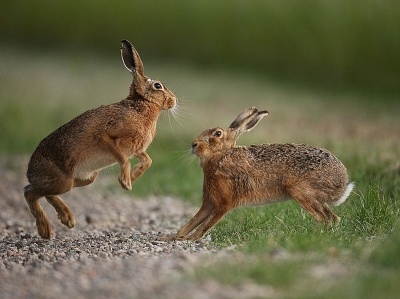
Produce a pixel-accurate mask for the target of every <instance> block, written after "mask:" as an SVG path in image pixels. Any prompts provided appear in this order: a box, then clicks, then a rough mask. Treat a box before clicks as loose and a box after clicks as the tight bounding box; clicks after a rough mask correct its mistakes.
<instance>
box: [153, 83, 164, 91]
mask: <svg viewBox="0 0 400 299" xmlns="http://www.w3.org/2000/svg"><path fill="white" fill-rule="evenodd" d="M153 88H154V89H156V90H160V89H163V86H162V84H161V83H160V82H155V83H153Z"/></svg>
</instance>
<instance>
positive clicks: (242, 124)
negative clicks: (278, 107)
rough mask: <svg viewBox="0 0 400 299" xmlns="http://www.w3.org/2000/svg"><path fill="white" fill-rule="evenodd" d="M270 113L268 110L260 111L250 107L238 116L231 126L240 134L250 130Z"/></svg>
mask: <svg viewBox="0 0 400 299" xmlns="http://www.w3.org/2000/svg"><path fill="white" fill-rule="evenodd" d="M268 114H269V113H268V111H267V110H263V111H258V110H257V109H256V108H255V107H251V108H248V109H246V110H244V111H243V112H242V113H240V114H239V115H238V116H237V117H236V119H235V120H234V121H233V122H232V123H231V125H230V126H229V128H231V129H233V130H235V131H237V132H238V133H239V134H241V133H243V132H248V131H250V130H251V129H253V128H254V127H255V126H256V125H257V124H258V123H259V121H260V120H261V119H262V118H263V117H264V116H266V115H268ZM237 137H239V136H237Z"/></svg>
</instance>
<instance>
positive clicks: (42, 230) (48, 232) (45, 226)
mask: <svg viewBox="0 0 400 299" xmlns="http://www.w3.org/2000/svg"><path fill="white" fill-rule="evenodd" d="M36 227H37V230H38V233H39V236H41V237H42V238H43V239H51V237H52V236H53V230H52V229H51V224H50V221H49V219H48V218H47V217H46V216H45V217H44V218H40V219H36Z"/></svg>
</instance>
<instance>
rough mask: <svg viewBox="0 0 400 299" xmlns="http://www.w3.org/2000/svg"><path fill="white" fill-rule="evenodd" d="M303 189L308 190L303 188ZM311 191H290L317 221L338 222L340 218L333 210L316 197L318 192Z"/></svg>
mask: <svg viewBox="0 0 400 299" xmlns="http://www.w3.org/2000/svg"><path fill="white" fill-rule="evenodd" d="M303 190H307V188H306V189H303ZM308 191H309V192H307V193H306V195H304V194H303V193H304V191H299V189H297V190H292V191H291V192H289V194H290V196H291V197H292V198H293V199H294V200H295V201H296V202H297V203H298V204H299V205H300V206H301V207H302V208H303V209H305V210H306V211H308V212H309V213H310V214H311V216H313V218H314V219H315V220H316V221H317V222H327V223H329V222H332V221H333V222H338V221H339V220H340V218H339V217H338V216H337V215H336V214H335V213H333V212H332V210H331V209H330V208H329V206H328V205H327V204H326V203H321V202H320V201H319V200H318V199H317V198H316V197H317V194H316V192H311V191H310V190H309V189H308Z"/></svg>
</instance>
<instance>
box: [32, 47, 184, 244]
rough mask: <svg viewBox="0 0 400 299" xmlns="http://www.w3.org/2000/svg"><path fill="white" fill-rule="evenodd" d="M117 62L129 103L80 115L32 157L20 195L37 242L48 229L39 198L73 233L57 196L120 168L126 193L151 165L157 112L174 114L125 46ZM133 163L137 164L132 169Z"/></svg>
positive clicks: (167, 96)
mask: <svg viewBox="0 0 400 299" xmlns="http://www.w3.org/2000/svg"><path fill="white" fill-rule="evenodd" d="M121 56H122V61H123V63H124V65H125V67H126V68H127V69H128V71H129V72H131V74H132V76H133V81H132V84H131V86H130V91H129V95H128V97H127V98H126V99H124V100H122V101H120V102H117V103H114V104H109V105H103V106H100V107H98V108H95V109H92V110H88V111H86V112H84V113H82V114H81V115H79V116H77V117H76V118H74V119H72V120H71V121H70V122H68V123H66V124H65V125H63V126H61V127H60V128H58V129H57V130H55V131H54V132H52V133H51V134H50V135H49V136H47V137H45V138H44V139H43V140H42V141H41V142H40V143H39V145H38V146H37V148H36V150H35V151H34V152H33V154H32V157H31V159H30V161H29V164H28V170H27V178H28V181H29V183H30V184H29V185H27V186H26V187H25V189H24V195H25V199H26V202H27V203H28V206H29V209H30V211H31V213H32V214H33V216H34V217H35V219H36V225H37V229H38V233H39V235H40V236H41V237H42V238H46V239H50V238H51V236H52V229H51V225H50V222H49V219H48V218H47V216H46V214H45V213H44V211H43V209H42V207H41V206H40V204H39V199H40V198H41V197H43V196H44V197H45V198H46V199H47V201H48V202H49V203H50V204H51V205H52V206H53V207H54V208H55V210H56V211H57V213H58V218H59V219H60V221H61V223H62V224H64V225H66V226H67V227H69V228H72V227H74V226H75V218H74V215H73V214H72V212H71V210H70V209H69V207H68V206H67V205H66V204H65V203H64V202H63V201H62V199H61V198H60V197H59V195H60V194H63V193H65V192H68V191H70V190H71V189H72V188H74V187H81V186H86V185H89V184H91V183H93V182H94V181H95V179H96V177H97V175H98V173H99V171H100V170H101V169H103V168H106V167H108V166H110V165H112V164H115V163H118V164H119V165H120V168H121V172H120V175H119V177H118V179H119V183H120V184H121V186H122V188H124V189H126V190H131V189H132V183H133V182H134V181H136V180H137V179H138V178H139V177H140V176H141V175H142V174H143V173H144V172H145V171H146V170H147V169H148V168H149V167H150V165H151V163H152V160H151V159H150V157H149V155H148V154H147V153H146V149H147V147H148V146H149V145H150V143H151V142H152V140H153V138H154V135H155V133H156V124H157V119H158V117H159V115H160V113H161V111H162V110H169V109H172V108H175V106H176V104H177V99H176V97H175V95H174V94H173V93H172V92H171V91H170V90H169V89H168V88H167V87H166V86H165V85H164V84H162V83H161V82H160V81H157V80H152V79H150V78H148V77H147V76H145V75H144V73H143V63H142V61H141V59H140V57H139V54H138V52H137V51H136V50H135V48H134V47H133V46H132V45H131V43H130V42H129V41H127V40H123V41H121ZM132 157H136V158H137V159H138V160H139V162H138V163H137V164H136V165H135V166H134V167H133V168H132V169H131V163H130V160H129V159H130V158H132Z"/></svg>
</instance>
